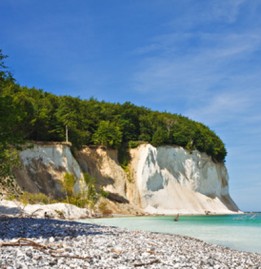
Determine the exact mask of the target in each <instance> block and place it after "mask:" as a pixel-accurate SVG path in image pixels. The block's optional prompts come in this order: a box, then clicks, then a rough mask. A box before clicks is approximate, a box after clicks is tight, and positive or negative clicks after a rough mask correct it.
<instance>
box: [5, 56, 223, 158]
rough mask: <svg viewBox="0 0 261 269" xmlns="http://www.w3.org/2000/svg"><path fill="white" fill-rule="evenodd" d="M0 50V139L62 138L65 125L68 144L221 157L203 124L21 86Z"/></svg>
mask: <svg viewBox="0 0 261 269" xmlns="http://www.w3.org/2000/svg"><path fill="white" fill-rule="evenodd" d="M4 58H5V56H3V54H2V52H1V51H0V81H1V84H0V143H1V146H2V147H3V145H5V144H9V145H13V144H16V143H18V142H19V141H27V140H33V141H65V126H67V127H68V130H69V140H70V142H72V144H73V146H75V147H77V148H80V147H82V146H84V145H91V144H95V145H103V146H106V147H110V148H120V147H122V146H125V147H126V145H128V143H130V142H135V141H136V142H138V141H143V142H148V143H151V144H153V145H155V146H160V145H179V146H182V147H184V148H186V149H188V150H194V149H197V150H199V151H201V152H206V153H207V154H208V155H210V156H212V158H213V160H215V161H219V162H221V161H224V159H225V156H226V149H225V146H224V143H223V142H222V141H221V139H220V138H219V137H218V136H217V135H216V134H215V133H214V132H213V131H212V130H210V129H209V128H208V127H207V126H205V125H203V124H201V123H199V122H195V121H193V120H190V119H188V118H187V117H184V116H181V115H178V114H171V113H167V112H158V111H152V110H150V109H148V108H146V107H139V106H136V105H134V104H132V103H130V102H126V103H123V104H119V103H108V102H104V101H98V100H96V99H94V98H90V99H89V100H81V99H80V98H74V97H71V96H56V95H54V94H51V93H48V92H45V91H43V90H39V89H35V88H28V87H22V86H20V85H19V84H17V83H16V82H15V81H14V79H12V76H11V74H10V73H9V72H7V71H6V67H5V65H4V62H3V61H4Z"/></svg>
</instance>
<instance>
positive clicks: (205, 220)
mask: <svg viewBox="0 0 261 269" xmlns="http://www.w3.org/2000/svg"><path fill="white" fill-rule="evenodd" d="M84 222H91V223H96V224H101V225H109V226H117V227H122V228H128V229H130V230H144V231H151V232H159V233H172V234H180V235H187V236H192V237H195V238H198V239H202V240H204V241H205V242H209V243H214V244H218V245H222V246H226V247H230V248H233V249H237V250H243V251H249V252H257V253H261V213H253V214H244V215H222V216H180V218H179V221H178V222H175V221H174V217H171V216H156V217H117V218H115V217H114V218H100V219H88V220H84Z"/></svg>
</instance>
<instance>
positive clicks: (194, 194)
mask: <svg viewBox="0 0 261 269" xmlns="http://www.w3.org/2000/svg"><path fill="white" fill-rule="evenodd" d="M130 154H131V162H130V164H129V166H128V168H127V169H125V170H123V169H122V167H121V166H120V165H119V163H118V160H117V151H115V150H106V149H103V148H90V147H86V148H84V149H83V150H81V151H76V152H74V154H72V152H71V149H70V147H69V146H68V145H66V144H49V145H48V144H42V145H41V144H40V145H39V144H37V145H34V147H32V148H27V149H25V150H24V151H22V152H21V160H22V163H23V167H22V169H19V170H18V171H16V178H17V182H18V184H19V185H20V186H21V187H22V188H23V189H25V190H27V191H31V192H38V191H41V192H43V193H45V194H49V195H52V196H54V197H55V196H60V195H61V194H62V187H61V186H62V185H61V182H62V180H63V177H64V175H65V173H66V172H67V173H71V174H73V175H74V176H75V178H77V183H76V185H75V189H76V190H79V189H81V188H84V183H83V173H88V174H90V175H91V176H93V177H95V178H96V179H97V183H98V185H100V186H102V187H103V189H104V190H106V191H107V192H108V193H109V196H108V199H107V203H108V205H109V206H110V208H111V210H112V211H113V212H115V213H123V214H128V213H129V214H135V213H142V212H144V213H150V214H176V213H187V214H205V213H206V212H210V213H231V212H235V211H238V208H237V206H236V204H235V203H234V202H233V200H232V199H231V198H230V196H229V191H228V174H227V170H226V167H225V165H224V164H222V163H214V162H213V161H212V159H211V158H210V157H209V156H207V155H206V154H204V153H200V152H198V151H193V152H188V151H186V150H185V149H183V148H181V147H173V146H162V147H158V148H155V147H153V146H151V145H149V144H143V145H141V146H139V147H138V148H136V149H132V150H131V151H130Z"/></svg>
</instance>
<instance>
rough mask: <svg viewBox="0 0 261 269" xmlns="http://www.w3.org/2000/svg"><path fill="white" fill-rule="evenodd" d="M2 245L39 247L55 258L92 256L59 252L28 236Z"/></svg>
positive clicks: (38, 248) (83, 258)
mask: <svg viewBox="0 0 261 269" xmlns="http://www.w3.org/2000/svg"><path fill="white" fill-rule="evenodd" d="M0 247H33V248H34V249H37V250H39V251H41V252H43V253H45V254H47V255H50V256H51V257H53V258H69V259H80V260H89V259H91V258H90V257H81V256H79V255H67V254H57V252H60V251H61V250H56V249H53V248H52V247H51V246H48V245H47V246H46V245H43V244H39V243H37V242H34V241H33V240H29V239H27V238H19V239H18V240H17V241H15V242H2V243H0Z"/></svg>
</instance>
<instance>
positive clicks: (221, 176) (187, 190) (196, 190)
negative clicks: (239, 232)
mask: <svg viewBox="0 0 261 269" xmlns="http://www.w3.org/2000/svg"><path fill="white" fill-rule="evenodd" d="M135 155H136V158H137V160H136V162H135V163H136V182H137V189H138V191H139V194H140V197H141V206H142V208H143V209H144V211H145V212H148V213H155V214H176V213H187V214H191V213H195V214H201V213H203V214H204V213H206V212H211V213H230V212H231V211H237V210H238V209H237V207H236V205H235V204H234V202H233V201H232V200H231V198H230V196H229V193H228V174H227V170H226V168H225V166H224V165H223V164H220V163H214V162H213V161H212V160H211V158H210V157H209V156H207V155H206V154H204V153H200V152H198V151H193V152H192V153H189V152H188V151H186V150H184V149H183V148H181V147H171V146H162V147H159V148H155V147H153V146H151V145H149V144H147V145H142V146H140V147H139V148H138V154H137V153H136V154H135Z"/></svg>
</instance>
